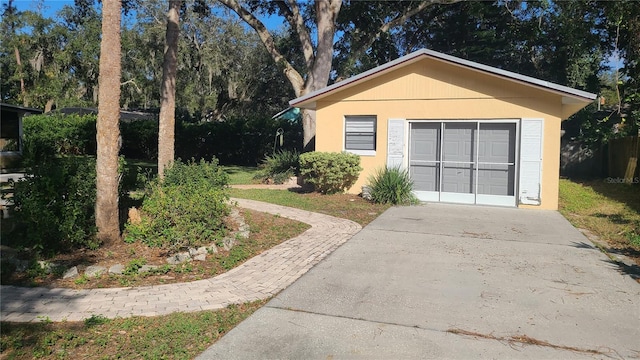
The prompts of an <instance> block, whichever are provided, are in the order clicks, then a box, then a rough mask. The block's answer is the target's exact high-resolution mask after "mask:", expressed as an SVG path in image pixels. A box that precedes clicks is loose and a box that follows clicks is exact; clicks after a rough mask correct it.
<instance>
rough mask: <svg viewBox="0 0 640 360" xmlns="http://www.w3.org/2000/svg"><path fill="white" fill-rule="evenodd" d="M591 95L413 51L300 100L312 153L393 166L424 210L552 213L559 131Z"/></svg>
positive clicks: (367, 167) (372, 167)
mask: <svg viewBox="0 0 640 360" xmlns="http://www.w3.org/2000/svg"><path fill="white" fill-rule="evenodd" d="M595 98H596V95H595V94H591V93H588V92H584V91H580V90H576V89H572V88H569V87H565V86H561V85H557V84H553V83H549V82H547V81H543V80H539V79H535V78H531V77H528V76H523V75H519V74H516V73H513V72H509V71H505V70H501V69H497V68H494V67H490V66H486V65H481V64H478V63H474V62H471V61H467V60H463V59H460V58H456V57H453V56H449V55H445V54H442V53H438V52H435V51H430V50H424V49H423V50H419V51H416V52H414V53H411V54H409V55H406V56H404V57H402V58H399V59H397V60H395V61H392V62H390V63H388V64H385V65H382V66H379V67H377V68H374V69H372V70H369V71H367V72H364V73H362V74H360V75H358V76H355V77H353V78H350V79H347V80H344V81H342V82H338V83H335V84H333V85H331V86H328V87H325V88H323V89H320V90H317V91H315V92H312V93H309V94H307V95H304V96H301V97H299V98H297V99H294V100H292V101H291V102H290V105H291V106H294V107H300V108H306V109H313V110H315V111H316V139H315V144H316V151H327V152H340V151H348V152H352V153H355V154H358V155H360V156H361V160H362V161H361V164H362V167H363V168H364V171H363V172H362V173H361V175H360V178H359V180H358V181H357V183H356V184H355V186H354V187H352V188H351V189H350V190H349V192H351V193H359V192H360V190H361V187H362V186H363V185H365V184H366V181H367V178H368V177H369V176H370V175H371V174H373V173H374V172H375V171H376V169H378V168H382V167H384V166H385V165H387V166H400V167H402V168H404V169H407V170H408V171H409V173H410V175H411V178H412V179H413V182H414V192H415V194H416V195H417V196H418V198H419V199H420V200H423V201H441V202H453V203H465V204H484V205H500V206H519V207H534V208H542V209H557V208H558V184H559V166H560V163H559V160H560V123H561V121H562V120H564V119H566V118H567V117H569V116H571V115H572V114H574V113H576V112H577V111H579V110H580V109H582V108H583V107H585V106H586V105H588V104H589V103H591V102H593V100H594V99H595Z"/></svg>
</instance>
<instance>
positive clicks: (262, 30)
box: [219, 0, 304, 96]
mask: <svg viewBox="0 0 640 360" xmlns="http://www.w3.org/2000/svg"><path fill="white" fill-rule="evenodd" d="M219 1H220V3H221V4H223V5H224V6H226V7H228V8H229V9H231V10H233V11H234V12H235V13H236V14H238V16H240V18H241V19H242V20H244V22H246V23H247V24H248V25H249V26H251V27H252V28H253V29H254V30H255V31H256V32H257V33H258V36H259V37H260V40H261V41H262V43H263V44H264V46H265V48H266V49H267V51H268V52H269V54H270V55H271V57H272V58H273V60H274V61H275V62H276V63H277V64H282V65H283V66H284V75H285V76H286V77H287V79H288V80H289V82H290V83H291V86H292V87H293V91H294V92H295V94H296V96H300V95H302V91H303V89H304V79H303V78H302V76H301V75H300V73H298V71H297V70H296V69H295V68H294V67H293V66H292V65H291V63H289V61H287V59H286V58H285V57H284V56H283V55H282V54H281V53H280V52H279V51H278V49H277V48H276V44H275V42H274V40H273V36H271V33H269V30H267V28H266V27H265V26H264V24H263V23H262V22H261V21H260V20H258V18H256V17H255V16H254V15H253V14H251V13H250V12H249V11H248V10H247V9H245V8H244V7H242V6H241V5H240V4H239V3H238V1H237V0H219Z"/></svg>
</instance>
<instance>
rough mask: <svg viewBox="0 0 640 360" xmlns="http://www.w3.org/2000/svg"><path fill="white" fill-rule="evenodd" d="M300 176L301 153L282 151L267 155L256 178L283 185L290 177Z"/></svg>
mask: <svg viewBox="0 0 640 360" xmlns="http://www.w3.org/2000/svg"><path fill="white" fill-rule="evenodd" d="M299 174H300V153H298V152H297V151H296V150H281V151H278V152H276V153H275V154H273V155H267V156H266V157H265V159H264V160H263V161H262V164H260V172H259V173H258V174H257V175H256V176H255V178H256V179H260V180H262V181H263V182H271V181H272V182H273V183H275V184H282V183H283V182H285V181H287V180H288V179H289V178H290V177H292V176H295V175H299Z"/></svg>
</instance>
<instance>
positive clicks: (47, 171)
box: [11, 156, 97, 251]
mask: <svg viewBox="0 0 640 360" xmlns="http://www.w3.org/2000/svg"><path fill="white" fill-rule="evenodd" d="M95 179H96V172H95V159H93V158H89V157H77V156H73V157H58V158H49V159H48V160H46V161H42V162H41V163H40V164H38V165H34V166H32V167H31V168H30V169H29V170H28V171H27V173H26V176H25V178H24V179H23V180H20V181H18V182H16V183H15V184H14V194H13V200H14V215H15V222H16V225H17V226H16V229H15V230H14V232H13V233H12V234H11V237H12V239H14V240H16V241H19V244H21V245H22V246H34V247H35V248H36V250H40V251H41V250H44V249H46V250H51V251H56V250H61V249H66V248H68V247H82V246H87V247H95V246H97V243H96V242H95V236H94V235H95V233H96V229H95V201H96V180H95Z"/></svg>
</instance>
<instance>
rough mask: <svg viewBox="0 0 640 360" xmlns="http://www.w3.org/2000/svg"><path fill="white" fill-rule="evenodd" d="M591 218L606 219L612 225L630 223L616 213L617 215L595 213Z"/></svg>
mask: <svg viewBox="0 0 640 360" xmlns="http://www.w3.org/2000/svg"><path fill="white" fill-rule="evenodd" d="M593 216H594V217H597V218H606V219H607V220H609V221H611V222H612V223H614V224H618V225H623V224H629V223H631V220H629V219H627V218H626V217H625V216H624V215H622V214H620V213H618V214H603V213H595V214H593Z"/></svg>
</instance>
